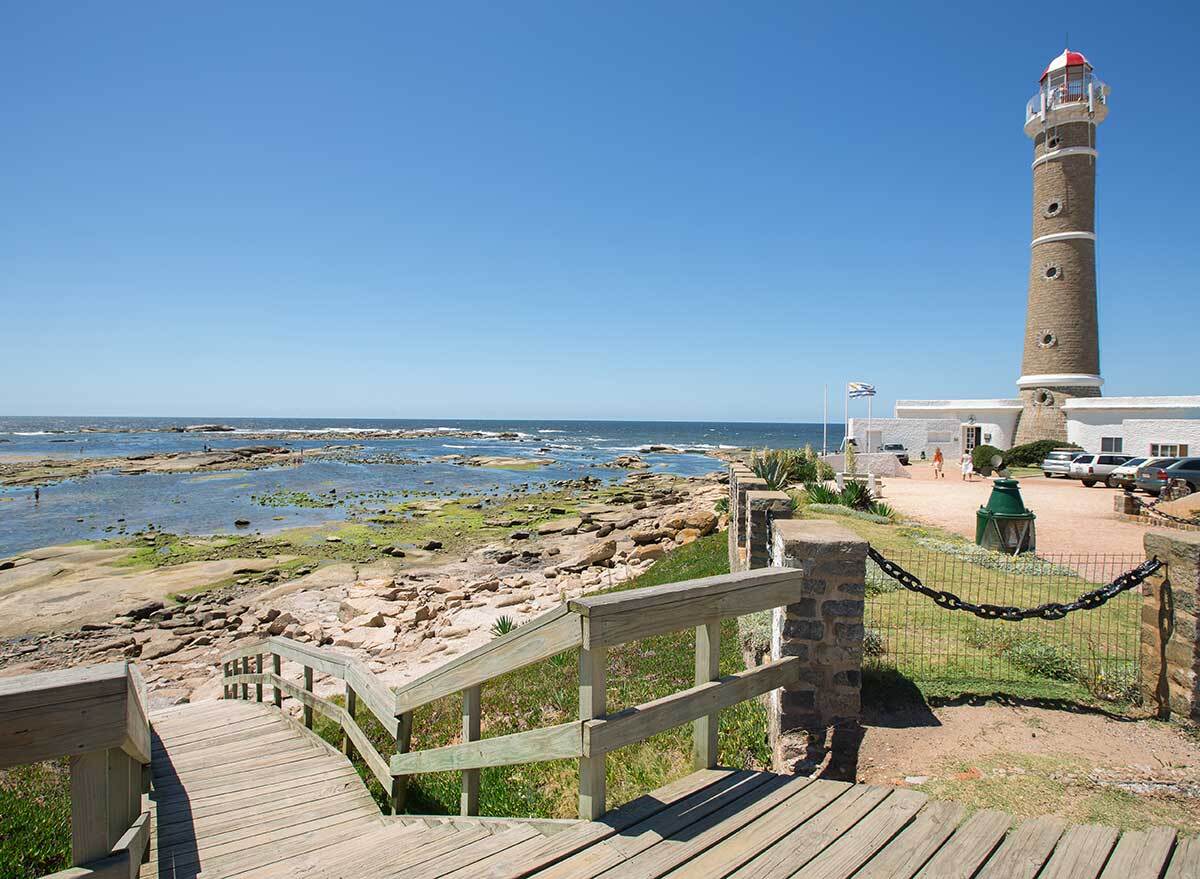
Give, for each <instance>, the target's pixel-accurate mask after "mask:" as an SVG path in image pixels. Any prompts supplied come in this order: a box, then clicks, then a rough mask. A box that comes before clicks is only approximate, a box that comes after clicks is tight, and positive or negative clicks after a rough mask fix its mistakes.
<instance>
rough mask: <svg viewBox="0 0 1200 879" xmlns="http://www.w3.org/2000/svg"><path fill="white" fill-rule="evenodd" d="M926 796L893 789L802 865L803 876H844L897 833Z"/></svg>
mask: <svg viewBox="0 0 1200 879" xmlns="http://www.w3.org/2000/svg"><path fill="white" fill-rule="evenodd" d="M927 799H928V797H926V796H925V794H922V793H917V792H916V791H912V790H895V791H892V794H891V796H889V797H888V798H887V799H886V800H884V801H883V802H882V803H880V804H879V805H878V806H876V807H875V808H874V809H872V810H871V812H870V814H868V815H867V816H866V817H865V818H863V819H862V820H861V821H859V822H858V823H857V824H855V825H854V826H853V827H852V828H850V829H849V830H848V831H846V832H845V833H844V834H842V835H841V836H840V837H838V839H837V840H836V841H835V842H834V843H833V844H832V845H830V846H829V847H828V848H827V849H825V850H824V851H823V852H821V853H820V854H819V855H817V856H816V857H815V858H813V859H812V860H811V861H809V862H808V863H807V864H805V865H804V870H803V873H804V879H845V877H847V876H849V875H851V874H852V873H854V871H855V870H857V869H858V868H859V867H861V866H862V865H863V864H865V863H866V862H867V861H869V860H870V859H871V857H872V856H874V854H875V853H876V852H878V851H879V850H880V849H882V848H883V847H884V846H885V845H887V843H888V842H889V841H890V840H891V839H892V837H894V836H895V835H896V834H897V833H899V832H900V830H901V829H903V828H904V827H905V826H906V825H907V824H908V823H909V822H910V821H912V820H913V818H914V817H915V816H916V814H917V813H918V812H919V811H920V810H921V807H922V806H924V805H925V802H926V800H927Z"/></svg>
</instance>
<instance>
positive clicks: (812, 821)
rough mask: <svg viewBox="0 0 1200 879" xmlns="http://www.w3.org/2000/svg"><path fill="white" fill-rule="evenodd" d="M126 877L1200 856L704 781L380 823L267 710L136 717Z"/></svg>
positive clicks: (841, 796)
mask: <svg viewBox="0 0 1200 879" xmlns="http://www.w3.org/2000/svg"><path fill="white" fill-rule="evenodd" d="M151 722H152V725H153V730H154V736H153V762H152V772H153V779H154V781H153V787H154V789H153V792H152V794H151V800H152V802H153V804H154V805H153V811H154V818H153V826H152V837H151V853H150V862H149V864H147V865H146V866H144V867H143V868H142V875H143V876H161V877H172V879H187V877H212V879H215V877H226V876H238V877H247V879H250V877H253V879H284V877H289V879H290V877H297V879H318V877H320V879H335V877H343V879H372V877H397V879H400V877H403V879H435V877H454V879H477V877H478V879H517V877H524V876H537V877H539V879H550V877H592V876H604V877H606V879H632V877H644V879H650V877H658V876H670V877H672V879H683V877H697V879H699V877H705V879H707V877H726V876H728V877H737V879H750V877H763V879H765V877H785V876H800V877H804V879H845V877H850V876H854V877H856V879H857V877H861V879H884V877H922V879H925V877H931V879H932V877H961V879H968V877H981V879H1020V877H1026V879H1034V877H1037V879H1096V877H1102V879H1143V877H1144V879H1159V877H1166V879H1184V877H1200V842H1198V841H1197V840H1195V839H1185V838H1182V837H1180V838H1178V839H1177V838H1176V834H1175V832H1174V831H1172V830H1166V829H1161V828H1160V829H1154V830H1149V831H1145V832H1137V833H1125V834H1124V835H1121V834H1119V833H1118V832H1117V831H1116V830H1114V829H1112V828H1107V827H1100V826H1095V825H1083V826H1074V827H1069V826H1065V825H1063V824H1062V823H1060V822H1057V821H1055V820H1053V819H1049V818H1037V819H1033V820H1030V821H1026V822H1024V823H1019V824H1017V826H1016V827H1015V829H1011V830H1010V827H1011V826H1012V824H1013V822H1012V820H1011V819H1010V817H1009V816H1008V815H1005V814H1003V813H1000V812H976V813H975V814H973V815H971V816H970V817H967V818H965V820H964V812H963V809H962V807H960V806H958V805H955V804H952V803H945V802H929V801H928V800H927V799H926V797H925V796H924V795H923V794H920V793H916V792H914V791H909V790H894V789H891V788H884V787H876V786H873V785H852V784H846V783H839V782H832V781H810V780H808V779H803V778H794V777H788V776H780V775H774V774H772V773H768V772H751V771H735V770H724V769H710V770H703V771H701V772H696V773H693V774H692V775H689V776H687V777H686V778H684V779H681V780H680V781H677V782H675V783H673V784H670V785H668V786H666V787H664V788H662V789H660V790H658V791H656V792H654V793H653V794H650V795H647V796H644V797H641V798H639V799H637V800H635V801H634V802H632V803H629V804H627V805H625V806H623V807H621V808H619V809H616V810H613V811H611V812H609V813H607V814H606V815H604V816H603V818H601V819H600V820H599V821H578V822H559V823H550V822H525V821H521V820H518V819H486V818H459V817H446V818H433V817H411V816H400V817H388V816H383V815H381V814H380V812H379V810H378V808H376V806H375V803H374V802H373V800H372V799H371V797H370V796H369V795H368V793H367V791H366V789H365V787H364V786H363V784H362V782H361V781H360V780H359V778H358V776H357V775H356V774H355V772H354V770H353V768H352V767H351V766H350V764H349V762H348V761H347V760H346V758H345V757H344V756H343V755H342V754H341V753H340V752H338V751H337V750H335V749H334V748H331V747H329V746H328V745H326V744H325V743H324V742H322V741H321V740H320V739H318V738H317V737H316V736H315V735H314V734H313V733H311V732H309V731H308V730H306V729H305V728H304V727H302V726H301V725H299V724H297V723H295V722H293V721H291V720H289V719H287V718H286V717H284V716H283V715H282V714H280V713H279V712H278V711H277V710H274V709H273V708H271V707H270V706H268V705H266V704H260V703H254V702H240V701H221V702H206V703H201V704H196V705H187V706H179V707H176V708H172V709H169V710H167V711H163V712H159V713H156V714H153V715H152V717H151Z"/></svg>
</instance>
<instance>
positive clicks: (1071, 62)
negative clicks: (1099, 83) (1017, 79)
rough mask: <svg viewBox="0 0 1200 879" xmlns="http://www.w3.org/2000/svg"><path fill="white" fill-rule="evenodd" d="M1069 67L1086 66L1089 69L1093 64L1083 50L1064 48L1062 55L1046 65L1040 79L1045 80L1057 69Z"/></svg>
mask: <svg viewBox="0 0 1200 879" xmlns="http://www.w3.org/2000/svg"><path fill="white" fill-rule="evenodd" d="M1067 67H1086V68H1087V69H1088V70H1091V69H1092V65H1091V64H1089V63H1088V60H1087V59H1086V58H1084V57H1083V53H1082V52H1072V51H1071V50H1070V49H1063V53H1062V54H1061V55H1059V56H1058V57H1057V58H1055V59H1054V60H1053V61H1051V62H1050V63H1049V64H1047V65H1046V69H1045V70H1043V71H1042V75H1041V77H1039V79H1038V81H1039V82H1040V81H1042V80H1044V79H1045V78H1046V77H1047V76H1049V75H1050V74H1051V73H1053V72H1055V71H1056V70H1063V69H1064V68H1067Z"/></svg>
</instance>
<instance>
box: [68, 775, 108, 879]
mask: <svg viewBox="0 0 1200 879" xmlns="http://www.w3.org/2000/svg"><path fill="white" fill-rule="evenodd" d="M107 806H108V752H107V751H89V752H87V753H86V754H79V755H76V756H74V757H72V758H71V863H72V864H74V865H75V866H76V867H81V866H83V865H84V864H86V863H87V862H88V861H94V860H96V859H97V858H102V857H104V856H105V855H107V854H108V852H109V848H110V847H111V844H110V843H109V841H108V808H107Z"/></svg>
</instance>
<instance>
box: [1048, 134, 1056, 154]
mask: <svg viewBox="0 0 1200 879" xmlns="http://www.w3.org/2000/svg"><path fill="white" fill-rule="evenodd" d="M1058 144H1059V140H1058V135H1057V134H1052V135H1051V136H1050V137H1048V138H1047V139H1046V149H1048V150H1056V149H1058Z"/></svg>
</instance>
